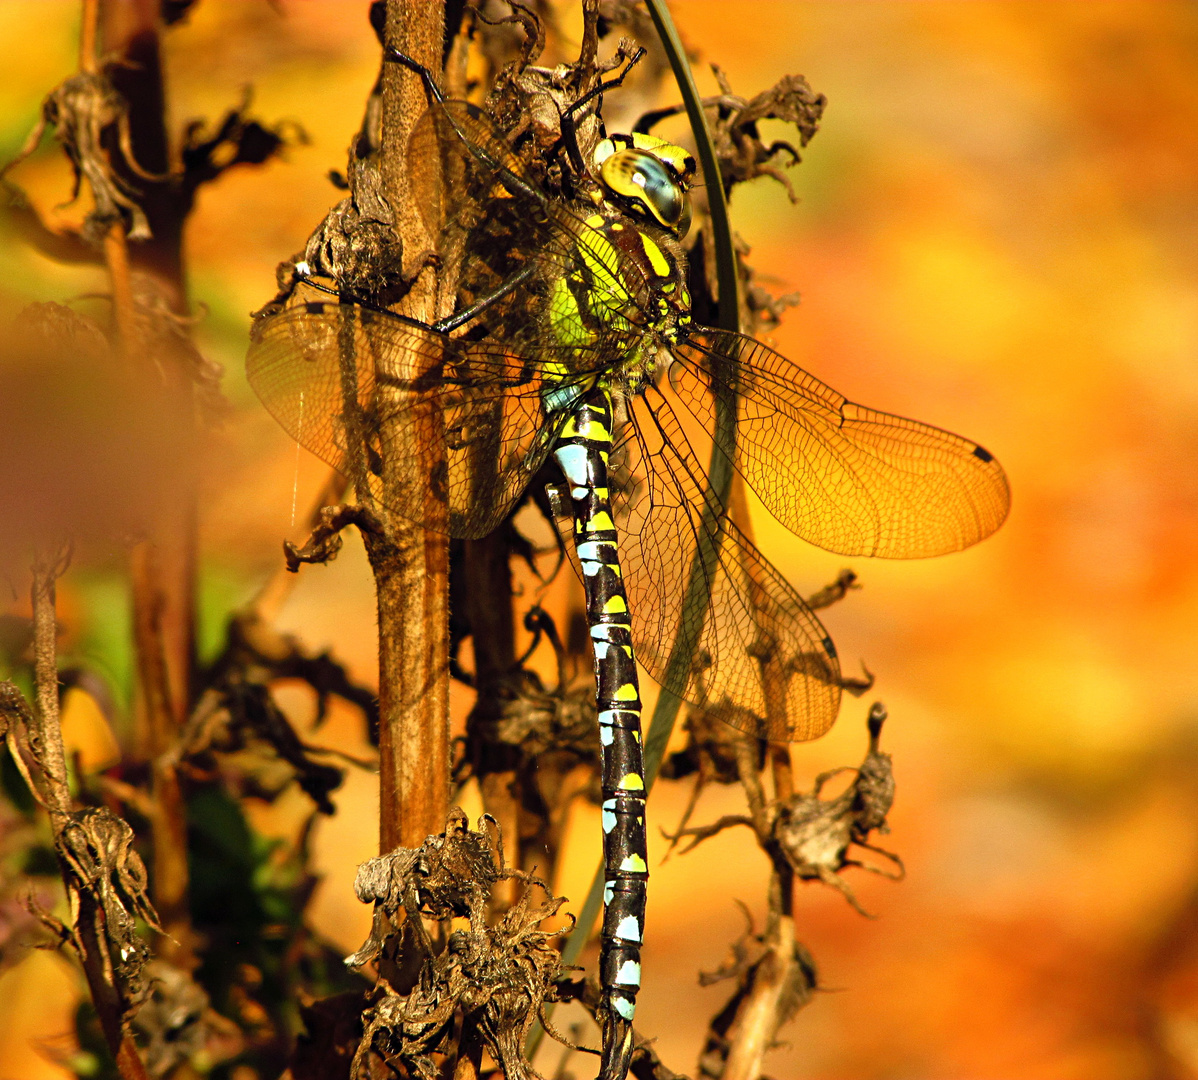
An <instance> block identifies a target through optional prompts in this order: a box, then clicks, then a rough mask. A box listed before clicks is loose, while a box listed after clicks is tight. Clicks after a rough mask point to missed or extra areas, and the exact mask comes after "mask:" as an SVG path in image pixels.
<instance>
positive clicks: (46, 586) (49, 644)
mask: <svg viewBox="0 0 1198 1080" xmlns="http://www.w3.org/2000/svg"><path fill="white" fill-rule="evenodd" d="M69 561H70V548H69V546H66V545H64V546H63V547H62V548H61V549H60V550H59V551H57V552H56V553H55V554H54V555H53V556H52V557H49V558H47V557H43V556H39V557H38V558H37V560H36V561H35V562H34V565H33V585H32V588H31V590H30V598H31V600H32V604H33V711H32V714H31V718H30V719H31V721H32V722H31V724H30V730H29V746H30V749H31V750H32V752H33V755H34V758H35V759H36V761H37V765H38V769H39V771H40V772H41V777H42V783H41V797H42V800H43V802H44V804H45V806H46V809H47V811H48V812H49V815H50V824H51V826H52V828H53V830H54V840H55V846H56V848H58V849H59V851H60V852H61V838H62V833H63V829H64V828H65V827H66V825H67V824H68V823H69V821H70V817H71V791H70V786H69V784H68V780H67V766H66V752H65V750H64V748H63V743H62V725H61V723H60V718H59V711H58V647H57V635H58V623H57V619H56V617H55V607H56V601H55V583H56V582H57V580H58V578H59V577H60V576H61V575H62V573H63V571H64V570H65V569H66V566H67V563H68V562H69ZM63 881H64V883H65V884H66V886H67V892H68V896H69V897H70V899H71V908H72V914H73V915H74V916H75V926H74V931H75V937H76V940H77V942H78V944H79V946H80V948H79V959H80V960H81V961H82V963H83V970H84V974H85V975H86V977H87V985H88V989H89V990H90V991H91V998H92V1003H93V1004H94V1005H95V1008H96V1015H97V1016H98V1017H99V1020H100V1026H101V1028H102V1029H103V1031H104V1038H105V1040H106V1041H107V1043H108V1048H109V1050H110V1051H111V1052H112V1054H113V1056H114V1057H115V1058H116V1063H117V1068H118V1069H119V1070H120V1074H121V1077H122V1078H123V1080H147V1073H146V1070H145V1066H144V1065H143V1064H142V1061H141V1058H140V1057H139V1056H138V1054H137V1050H136V1048H135V1047H134V1045H133V1040H132V1038H131V1037H130V1036H129V1035H128V1034H127V1033H126V1032H125V1030H124V1027H123V1025H122V1023H121V1000H120V993H119V990H118V988H117V986H116V983H115V981H114V980H113V977H112V971H111V969H110V968H109V967H108V966H107V965H106V964H105V963H104V957H105V956H106V946H105V943H103V942H102V941H101V940H100V931H99V928H98V927H97V925H96V921H95V920H94V919H92V918H88V917H87V910H86V909H87V907H88V906H89V905H87V904H86V903H84V904H82V905H81V900H86V899H87V898H81V897H79V896H78V894H77V893H75V892H74V891H73V888H72V877H71V874H70V873H69V872H68V871H67V869H66V865H65V863H64V864H63Z"/></svg>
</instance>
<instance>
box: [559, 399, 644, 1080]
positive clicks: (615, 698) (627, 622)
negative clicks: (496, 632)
mask: <svg viewBox="0 0 1198 1080" xmlns="http://www.w3.org/2000/svg"><path fill="white" fill-rule="evenodd" d="M612 424H613V415H612V399H611V392H610V390H609V389H608V388H607V386H606V385H604V384H600V385H597V386H595V387H594V388H592V389H591V390H590V391H589V392H588V393H587V394H586V395H585V396H584V397H582V398H581V400H580V401H579V402H578V404H577V405H576V406H575V408H574V411H573V414H572V415H571V418H570V419H569V420H568V421H567V422H566V424H565V426H564V428H563V430H562V434H561V438H560V441H559V443H558V445H557V447H556V449H555V450H554V457H555V459H556V460H557V462H558V465H559V466H560V467H561V470H562V472H563V473H564V474H565V478H566V482H567V484H568V485H569V497H570V505H571V509H572V511H573V516H574V547H575V551H576V552H577V555H578V561H579V563H580V564H581V567H582V579H583V590H584V592H585V594H586V608H587V625H588V627H589V629H590V636H591V642H592V645H593V646H594V651H595V686H596V698H597V702H596V703H597V706H598V710H599V735H600V746H601V752H602V759H603V763H602V786H603V806H602V816H603V860H604V867H605V869H606V873H605V881H604V893H603V900H604V915H603V931H602V934H601V954H600V959H599V971H600V979H601V983H602V987H603V1001H604V1007H605V1013H606V1015H605V1016H604V1019H603V1023H604V1038H603V1048H604V1060H603V1067H602V1069H601V1071H600V1076H601V1077H609V1076H621V1077H622V1076H623V1075H624V1074H625V1072H626V1071H627V1067H628V1055H629V1054H631V1052H632V1017H633V1013H634V1012H635V1010H636V993H637V991H638V990H639V989H640V979H641V942H642V941H643V939H644V929H645V883H646V881H647V880H648V877H649V867H648V863H647V862H646V837H645V766H644V761H643V758H642V744H641V699H640V688H639V684H638V681H637V672H636V658H635V656H634V654H633V648H632V621H631V615H630V613H629V609H628V596H627V593H626V592H625V589H624V579H623V574H622V572H621V568H620V557H619V544H618V536H617V533H616V526H615V521H614V518H613V516H612V508H611V499H610V494H609V491H608V477H607V461H608V455H609V453H610V451H611V445H612Z"/></svg>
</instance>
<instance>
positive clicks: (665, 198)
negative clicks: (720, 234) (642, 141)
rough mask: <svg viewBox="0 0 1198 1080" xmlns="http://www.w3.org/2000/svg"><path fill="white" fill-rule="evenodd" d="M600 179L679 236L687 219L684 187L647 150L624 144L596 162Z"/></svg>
mask: <svg viewBox="0 0 1198 1080" xmlns="http://www.w3.org/2000/svg"><path fill="white" fill-rule="evenodd" d="M599 175H600V177H601V178H602V180H603V183H604V184H606V185H607V187H608V189H609V190H610V191H611V192H612V193H613V194H615V195H618V196H619V197H620V198H622V199H624V200H626V201H627V202H628V203H630V204H631V205H632V206H633V207H634V208H639V209H640V210H641V212H642V213H647V214H648V215H649V216H650V217H652V218H653V219H654V220H655V221H656V222H657V223H658V224H659V225H661V226H663V227H664V228H667V229H669V230H670V232H672V233H674V234H675V235H676V236H679V237H682V236H685V235H686V231H687V229H689V228H690V223H691V201H690V196H689V195H688V194H687V191H686V188H685V187H684V186H683V185H682V183H681V182H680V181H679V180H678V178H677V177H676V176H675V175H674V173H673V172H672V171H671V170H670V168H669V167H668V166H667V165H666V164H665V163H664V162H663V161H661V159H660V158H658V157H656V156H654V155H653V154H651V153H649V151H647V150H638V149H636V148H635V147H627V148H626V149H623V150H618V151H617V152H616V153H614V154H611V155H610V156H609V157H606V158H605V159H604V160H603V163H602V164H601V165H600V166H599Z"/></svg>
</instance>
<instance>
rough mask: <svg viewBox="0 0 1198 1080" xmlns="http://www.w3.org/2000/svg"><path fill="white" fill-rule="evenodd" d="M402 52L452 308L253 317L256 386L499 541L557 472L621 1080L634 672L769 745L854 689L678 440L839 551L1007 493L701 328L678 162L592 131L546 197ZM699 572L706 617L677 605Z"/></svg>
mask: <svg viewBox="0 0 1198 1080" xmlns="http://www.w3.org/2000/svg"><path fill="white" fill-rule="evenodd" d="M392 58H393V59H399V60H401V62H404V63H406V64H407V65H408V66H409V67H412V68H413V70H416V71H418V72H419V73H420V74H421V75H422V77H423V78H424V81H425V85H426V89H427V92H428V94H429V98H430V104H429V108H428V110H427V111H426V113H425V114H424V116H423V117H422V118H421V120H420V121H419V122H418V123H417V125H416V127H415V128H414V130H413V133H412V136H411V141H410V144H409V164H410V168H411V172H412V175H413V197H414V199H415V201H416V202H417V205H418V207H419V209H420V212H421V213H422V215H423V216H424V220H425V223H426V226H427V227H428V230H429V234H430V235H431V236H433V237H436V238H437V239H438V251H439V252H440V253H441V254H442V259H443V263H442V265H443V267H444V268H445V270H446V272H447V273H449V274H452V275H453V276H455V277H456V278H457V280H458V289H457V294H456V296H457V298H456V309H455V312H454V313H453V314H452V315H450V316H448V317H447V318H446V319H443V320H441V321H440V322H437V323H432V324H423V323H419V322H417V321H414V320H412V319H408V318H404V317H401V316H397V315H394V314H391V313H389V312H386V311H382V310H379V309H377V308H372V307H371V306H370V305H369V304H367V303H364V302H360V301H359V302H354V300H353V298H352V297H346V296H341V297H339V298H338V299H336V300H331V299H319V300H307V301H304V302H300V303H295V304H292V305H291V306H286V307H282V308H281V309H279V310H276V311H273V312H271V313H269V314H266V315H264V316H262V317H260V318H259V320H258V321H257V322H256V324H255V326H254V328H253V334H252V342H251V346H250V350H249V353H248V357H247V362H246V365H247V373H248V377H249V381H250V384H251V385H252V386H253V388H254V390H255V391H256V392H257V394H258V396H259V397H260V398H261V400H262V402H263V403H264V405H265V406H266V408H267V409H268V410H269V411H270V412H271V413H272V414H273V415H274V416H275V418H276V419H277V420H278V421H279V422H280V423H281V424H282V426H283V427H284V429H285V430H286V431H287V432H288V433H289V434H290V435H291V436H292V437H293V438H294V439H295V440H296V441H297V442H298V443H300V444H301V445H303V446H304V447H306V448H307V449H308V450H310V451H312V452H313V453H315V454H316V455H317V456H319V457H321V458H322V459H324V460H325V461H326V462H328V463H330V464H331V465H333V466H334V467H336V468H338V469H341V470H343V471H345V472H346V473H347V474H348V475H349V476H350V477H351V479H352V480H353V481H354V482H355V484H356V485H358V487H359V488H362V487H366V488H367V489H368V490H369V491H370V493H371V495H372V496H373V497H374V498H375V499H378V500H379V501H380V502H381V503H382V504H383V505H387V506H388V507H389V508H390V509H393V510H394V511H395V512H396V513H398V514H399V515H401V516H403V517H405V518H407V519H409V520H412V521H415V522H417V523H418V524H422V525H424V526H426V527H428V528H434V529H438V530H441V531H445V532H448V533H449V534H450V535H452V536H456V537H481V536H484V535H486V534H488V533H490V532H491V531H492V530H494V529H495V528H496V527H498V526H499V525H500V524H501V523H502V522H503V521H504V520H505V519H506V518H507V517H508V515H509V514H511V513H512V512H513V510H514V508H515V507H516V506H517V504H518V502H519V501H520V500H521V498H522V496H523V495H524V493H525V491H526V489H527V488H528V486H529V485H530V483H531V482H532V481H533V479H534V477H536V476H537V474H538V472H539V470H541V468H542V466H543V465H545V463H546V462H547V460H548V459H550V458H552V459H553V460H554V461H555V462H556V464H557V466H558V468H559V469H560V473H561V475H562V477H563V478H564V483H563V484H562V485H561V487H560V488H559V489H558V495H557V499H556V502H555V505H556V506H557V507H558V508H560V509H562V510H568V512H569V514H568V517H569V521H570V524H569V525H568V526H567V527H566V528H565V531H566V532H567V533H568V534H569V535H570V536H571V538H572V544H573V552H574V556H573V559H572V562H573V564H574V566H575V569H576V570H577V571H578V574H579V576H580V578H581V580H582V584H583V591H584V595H585V602H586V617H587V623H588V627H589V632H590V638H591V641H592V644H593V649H594V672H595V682H596V706H597V713H598V723H599V728H600V742H601V748H602V762H601V775H602V791H603V795H602V798H603V801H602V822H603V849H604V867H605V889H604V917H603V924H602V931H601V936H600V942H601V952H600V977H601V985H602V991H603V994H602V1007H601V1009H600V1023H601V1028H602V1032H603V1050H602V1062H601V1067H600V1078H601V1080H623V1077H624V1076H625V1075H626V1073H627V1069H628V1064H629V1060H630V1055H631V1052H632V1020H633V1016H634V1013H635V1008H636V995H637V991H638V989H639V986H640V981H641V947H642V945H643V941H644V916H645V900H646V882H647V879H648V865H647V861H646V860H647V847H646V835H645V832H646V831H645V792H646V785H645V772H644V760H643V758H644V755H643V743H642V734H641V709H642V705H641V696H640V688H639V683H638V674H637V665H638V663H639V664H640V665H641V666H642V667H643V668H644V669H645V670H646V671H647V672H648V673H649V674H650V675H651V676H653V678H654V679H655V680H657V681H658V682H659V683H660V684H661V686H662V687H663V688H664V689H665V690H667V691H669V692H671V693H673V694H675V695H676V696H677V697H678V698H680V699H682V700H684V701H686V702H689V703H690V704H691V705H692V706H695V707H697V708H700V709H702V710H704V711H706V712H707V713H708V714H709V715H714V716H716V717H719V718H720V719H722V720H725V721H727V722H728V723H730V724H732V725H733V726H735V727H737V728H739V729H741V730H743V731H745V732H747V733H748V734H749V735H751V736H753V737H756V738H760V739H768V740H778V741H803V740H808V739H813V738H816V737H818V736H820V735H822V734H823V733H824V732H826V731H827V730H828V728H829V727H830V726H831V725H832V723H833V721H834V720H835V718H836V713H837V709H838V707H839V699H840V693H841V685H842V684H841V676H840V669H839V663H838V660H837V656H836V650H835V647H834V645H833V643H832V640H831V638H830V637H829V636H828V634H827V632H826V631H825V629H824V628H823V626H822V625H821V623H820V621H819V619H818V618H817V617H816V616H815V614H814V613H813V612H812V611H811V609H810V608H809V607H808V606H807V605H806V604H805V603H804V601H803V599H802V598H801V597H800V596H799V594H798V593H797V592H796V591H795V589H794V587H793V586H792V585H791V584H790V583H789V582H788V581H787V579H786V578H785V576H784V575H783V574H782V573H781V572H780V571H779V570H778V569H776V568H775V567H774V566H773V565H772V564H771V563H770V562H769V561H768V560H767V559H766V558H765V557H764V556H763V555H762V554H761V553H760V552H759V551H758V550H757V548H756V547H755V546H754V545H753V543H752V542H751V540H750V539H749V538H748V537H747V536H746V535H745V534H744V532H742V531H741V529H740V528H738V526H737V525H736V524H735V523H734V522H733V521H732V520H731V519H730V518H729V517H728V516H727V514H726V513H725V509H726V508H725V506H724V505H723V504H722V503H721V501H720V499H719V497H718V496H717V495H716V494H715V492H714V491H713V490H712V485H711V484H710V483H709V482H708V476H707V473H706V470H705V468H704V466H703V465H702V463H701V462H700V459H699V456H698V455H697V454H696V452H695V450H694V449H693V447H692V445H691V442H690V439H689V438H688V430H689V431H690V432H692V433H693V432H695V431H702V432H703V433H704V436H705V438H706V439H708V440H710V442H711V445H712V447H713V448H714V452H715V454H716V455H717V456H722V457H723V458H724V459H725V460H726V462H727V464H729V465H730V466H731V467H733V468H734V469H735V470H736V471H737V472H739V474H740V476H741V477H742V478H743V480H744V481H745V483H746V484H747V485H748V486H749V487H750V488H751V489H752V490H753V491H754V492H755V493H756V495H757V496H758V497H759V498H760V500H761V502H762V503H763V504H764V506H765V508H766V509H767V510H768V511H769V512H770V513H772V514H773V515H774V516H775V517H776V518H777V519H778V520H779V521H780V522H781V523H782V524H783V525H785V526H786V527H787V528H789V529H790V530H791V531H792V532H794V533H795V534H797V535H798V536H800V537H802V538H803V539H805V540H807V541H809V542H811V543H813V544H816V545H818V546H819V547H822V548H825V549H827V550H830V551H833V552H837V553H839V554H842V555H850V556H855V555H869V556H881V557H885V558H900V559H906V558H921V557H926V556H932V555H939V554H943V553H947V552H952V551H959V550H961V549H963V548H967V547H969V546H970V545H972V544H975V543H977V542H978V541H980V540H982V539H983V538H985V537H986V536H988V535H990V534H991V533H992V532H994V530H995V529H997V528H998V527H999V525H1001V524H1002V522H1003V520H1004V518H1005V517H1006V514H1007V509H1008V505H1009V492H1008V485H1007V480H1006V477H1005V475H1004V473H1003V470H1002V468H1001V466H1000V465H999V463H998V462H997V460H995V458H994V457H993V456H992V455H991V454H990V453H989V452H988V451H987V450H985V449H984V448H983V447H981V446H980V445H978V444H977V443H975V442H972V441H971V440H969V439H966V438H962V437H961V436H958V435H954V434H952V433H950V432H947V431H943V430H940V429H938V428H935V427H932V426H930V425H927V424H923V423H920V422H918V421H915V420H909V419H905V418H902V417H899V416H894V415H890V414H887V413H884V412H879V411H876V410H873V409H869V408H866V407H864V406H861V405H857V404H855V403H853V402H850V401H848V400H847V399H845V398H844V397H843V396H842V395H841V394H839V393H837V392H836V391H835V390H833V389H831V388H830V387H829V386H827V385H825V384H824V383H823V382H821V381H820V380H819V379H817V378H816V377H815V376H814V375H811V374H810V373H808V372H806V371H805V370H803V369H802V368H800V367H799V366H798V365H796V364H795V363H793V362H792V361H790V360H788V359H786V358H785V357H783V356H781V355H780V354H779V353H777V352H776V351H774V350H773V349H771V348H769V347H768V346H766V345H764V344H762V343H761V342H759V341H757V340H755V339H753V338H751V337H748V336H746V335H743V334H739V333H735V332H732V331H728V330H717V329H712V328H708V327H704V326H701V325H698V324H697V323H696V322H695V321H694V320H693V319H692V315H691V297H690V294H689V292H688V289H687V278H686V274H687V262H686V255H685V252H684V249H683V247H682V241H683V239H684V238H685V236H686V233H687V231H688V227H689V223H690V216H691V207H690V189H691V187H692V185H693V182H694V179H695V173H696V167H695V162H694V160H693V158H692V157H691V155H690V154H689V153H688V152H687V151H686V150H685V149H683V148H681V147H678V146H675V145H673V144H670V143H668V142H665V141H663V140H660V139H657V138H654V137H652V136H649V135H642V134H634V135H618V134H617V135H610V136H609V135H606V133H602V132H600V134H601V135H602V136H603V137H602V138H599V139H598V141H597V143H596V145H595V146H594V147H593V149H591V151H590V154H589V157H588V156H586V155H583V153H582V151H581V149H579V148H578V147H577V146H576V147H574V152H573V153H571V154H570V155H569V157H570V160H571V162H572V175H570V176H569V183H568V184H567V185H563V190H562V191H560V192H556V191H555V192H554V193H553V194H550V192H549V191H547V190H545V188H544V187H542V186H540V185H539V184H538V182H537V181H536V179H535V178H534V175H533V170H532V169H531V167H530V165H529V164H528V162H527V161H526V160H524V159H523V158H522V157H521V156H520V154H519V153H518V152H517V150H516V148H515V147H514V146H513V145H511V144H510V143H509V142H508V141H507V139H506V138H505V136H504V134H503V133H502V131H501V130H500V129H499V128H498V127H497V126H496V125H495V124H494V123H493V122H492V121H491V120H490V118H489V117H488V116H487V115H486V113H485V112H483V111H482V110H481V109H479V108H478V107H476V106H474V105H472V104H469V103H466V102H459V101H453V100H447V99H445V98H444V97H443V96H442V95H441V93H440V92H439V90H438V89H437V87H436V83H435V81H434V80H433V78H432V76H431V74H429V73H428V72H427V71H425V70H424V69H422V68H420V67H419V65H417V64H415V62H413V61H408V60H407V59H406V58H402V57H399V56H395V57H392ZM430 414H431V415H433V416H435V417H438V418H439V424H440V426H439V432H440V434H439V444H440V445H439V447H438V453H439V454H440V455H441V456H442V460H441V461H439V462H438V464H437V466H436V467H435V468H434V469H432V470H431V471H430V472H427V473H425V474H421V473H420V471H419V470H421V469H424V466H423V465H422V464H420V463H418V462H415V461H412V462H409V463H407V464H405V463H404V462H402V461H397V460H396V453H397V451H396V448H397V447H400V446H405V447H410V446H412V445H418V444H419V442H420V440H421V438H423V437H424V436H423V435H422V433H423V432H426V431H427V430H429V428H428V417H429V415H430ZM728 416H730V417H732V418H733V422H731V423H729V422H725V421H723V420H722V419H721V418H722V417H728ZM388 462H390V464H389V465H388ZM405 468H406V469H410V470H411V472H412V475H411V476H410V477H409V478H408V480H409V482H408V483H406V484H400V485H398V487H396V485H394V484H392V485H390V486H389V485H388V484H387V483H386V482H385V481H386V477H387V476H388V475H389V473H390V474H391V475H394V473H395V472H396V471H398V472H399V473H401V474H402V473H403V472H404V470H405ZM396 490H399V491H400V492H407V493H409V494H401V495H399V496H396V494H395V491H396ZM412 492H415V493H417V495H418V496H419V497H416V496H413V495H411V494H410V493H412ZM430 507H431V509H430ZM696 573H698V574H699V575H700V576H701V579H702V580H701V591H702V597H703V602H701V603H699V604H694V603H689V602H687V597H688V595H690V594H692V593H693V589H692V588H691V586H692V584H693V579H694V576H695V574H696ZM678 642H683V643H684V644H685V648H684V649H683V650H682V652H683V653H684V654H685V662H683V663H679V662H678V655H679V650H678V648H677V643H678Z"/></svg>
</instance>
